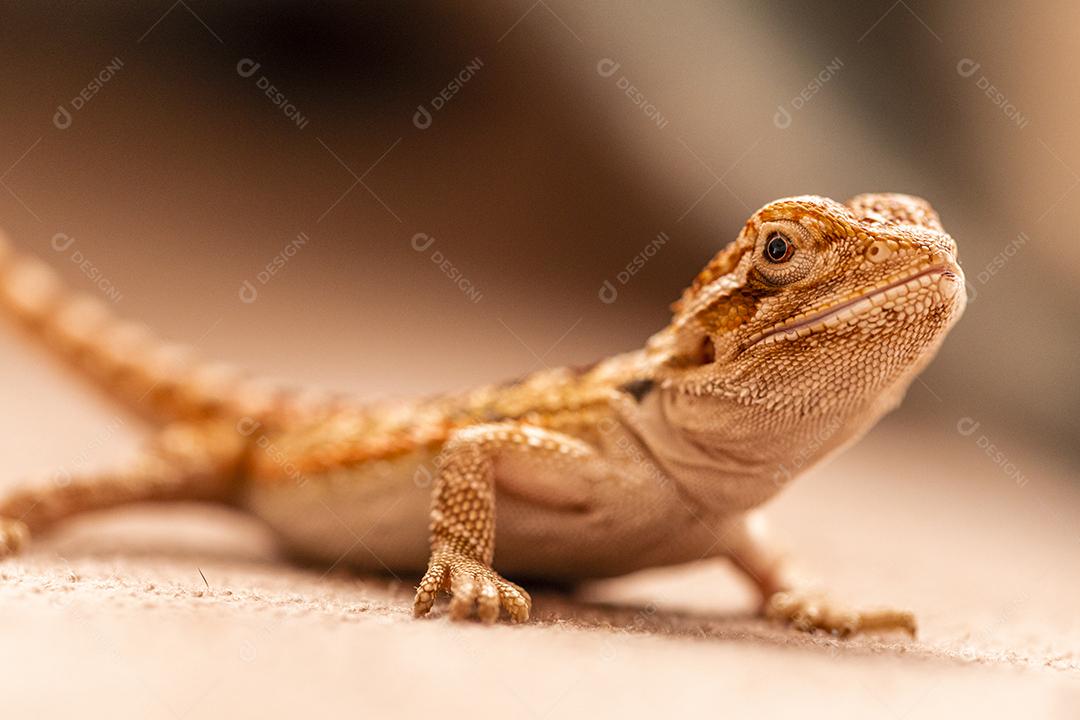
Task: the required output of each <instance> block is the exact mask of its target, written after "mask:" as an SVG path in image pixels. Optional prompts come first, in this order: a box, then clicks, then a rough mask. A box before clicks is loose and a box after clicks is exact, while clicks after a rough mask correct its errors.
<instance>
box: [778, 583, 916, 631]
mask: <svg viewBox="0 0 1080 720" xmlns="http://www.w3.org/2000/svg"><path fill="white" fill-rule="evenodd" d="M765 616H766V617H768V618H769V619H770V620H779V621H781V622H786V623H788V624H790V625H791V626H792V627H794V628H796V629H798V630H802V631H803V632H813V631H814V630H824V631H826V632H830V633H833V634H835V635H840V636H847V635H853V634H855V633H859V632H868V631H870V632H873V631H879V632H889V631H893V630H903V631H904V632H906V633H907V634H908V635H910V636H911V637H915V632H916V624H915V616H914V615H912V614H911V613H910V612H907V611H904V610H888V609H881V610H867V611H859V610H852V609H851V608H846V607H843V606H840V605H836V604H835V603H834V602H832V601H831V600H829V599H828V598H827V597H826V596H824V595H821V594H817V593H808V592H799V591H785V592H778V593H774V594H773V595H772V596H770V597H769V599H768V601H767V602H766V603H765Z"/></svg>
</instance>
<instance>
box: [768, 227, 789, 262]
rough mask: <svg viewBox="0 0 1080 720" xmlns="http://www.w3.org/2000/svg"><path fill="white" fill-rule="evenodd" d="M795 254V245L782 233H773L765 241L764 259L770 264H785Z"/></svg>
mask: <svg viewBox="0 0 1080 720" xmlns="http://www.w3.org/2000/svg"><path fill="white" fill-rule="evenodd" d="M794 254H795V244H794V243H793V242H791V241H790V240H788V239H787V238H786V237H785V236H784V234H783V233H779V232H774V233H772V234H771V235H769V237H768V238H766V239H765V259H766V260H768V261H769V262H771V263H782V262H787V261H788V260H790V259H791V256H792V255H794Z"/></svg>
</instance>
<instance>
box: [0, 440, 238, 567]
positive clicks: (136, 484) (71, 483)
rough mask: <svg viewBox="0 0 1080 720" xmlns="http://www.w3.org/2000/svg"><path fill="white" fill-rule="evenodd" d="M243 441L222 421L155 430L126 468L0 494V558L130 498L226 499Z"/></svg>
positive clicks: (234, 479) (231, 489)
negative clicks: (72, 521) (67, 522)
mask: <svg viewBox="0 0 1080 720" xmlns="http://www.w3.org/2000/svg"><path fill="white" fill-rule="evenodd" d="M244 451H245V441H244V438H243V437H242V436H241V435H240V434H239V433H238V432H237V431H236V430H235V428H233V427H232V425H231V424H228V423H225V422H223V421H210V422H202V423H177V424H173V425H168V426H166V427H165V428H164V429H162V430H161V431H160V432H159V433H158V434H157V435H156V436H155V437H154V438H153V439H152V440H151V441H150V442H149V443H148V444H147V446H146V447H145V448H144V450H143V451H142V452H141V453H140V454H139V456H138V457H137V458H136V459H135V460H134V461H133V462H132V463H131V465H129V466H128V467H125V468H122V469H119V470H116V471H112V472H102V473H91V474H85V475H77V476H73V477H70V478H69V477H63V478H54V479H53V480H52V481H50V482H44V483H34V484H31V485H28V486H26V487H23V488H21V489H17V490H14V491H12V492H10V493H8V494H6V495H3V496H0V557H2V556H4V555H7V554H11V553H13V552H16V551H18V550H19V549H20V548H22V547H23V546H25V545H26V543H27V541H28V540H29V538H30V535H31V534H35V535H36V534H38V533H41V532H46V531H48V530H50V529H52V528H53V527H55V526H56V525H57V524H58V523H60V522H62V521H63V520H65V519H68V518H71V517H74V516H76V515H82V514H84V513H87V512H91V511H94V510H104V509H108V508H113V507H117V506H120V505H125V504H129V503H136V502H146V501H169V500H205V501H219V502H227V501H229V500H230V499H231V497H232V495H233V494H234V492H235V490H236V488H237V485H238V476H239V469H240V463H241V460H242V458H243V457H244Z"/></svg>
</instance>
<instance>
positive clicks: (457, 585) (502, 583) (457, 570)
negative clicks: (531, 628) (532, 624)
mask: <svg viewBox="0 0 1080 720" xmlns="http://www.w3.org/2000/svg"><path fill="white" fill-rule="evenodd" d="M440 590H446V591H448V592H449V593H450V617H451V618H453V619H454V620H465V619H467V618H469V617H471V616H472V615H473V614H474V613H475V614H476V617H478V618H479V619H480V620H481V621H482V622H485V623H493V622H495V621H496V620H498V618H499V611H500V610H506V612H507V614H508V615H510V619H511V620H513V621H514V622H525V621H526V620H528V619H529V610H530V608H531V607H532V599H531V598H530V597H529V593H527V592H525V590H523V589H522V588H521V587H519V586H518V585H515V584H514V583H512V582H510V581H509V580H505V579H504V578H503V577H502V576H501V575H499V574H498V573H497V572H495V571H494V570H493V569H491V568H490V567H488V566H487V565H484V564H483V563H481V562H478V561H476V560H473V559H472V558H469V557H465V556H464V555H460V554H457V553H445V552H438V553H435V554H434V555H432V558H431V563H430V564H429V565H428V570H427V572H426V573H425V574H424V577H423V579H421V580H420V585H419V586H418V587H417V588H416V598H415V600H414V601H413V614H414V615H415V616H416V617H421V616H422V615H426V614H427V613H428V611H429V610H430V609H431V606H432V605H434V603H435V596H436V594H437V593H438V592H439V591H440Z"/></svg>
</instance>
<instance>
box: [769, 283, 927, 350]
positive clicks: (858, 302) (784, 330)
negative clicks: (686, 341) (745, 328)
mask: <svg viewBox="0 0 1080 720" xmlns="http://www.w3.org/2000/svg"><path fill="white" fill-rule="evenodd" d="M948 272H949V270H948V268H946V267H944V266H942V265H932V266H930V267H928V268H924V269H923V270H920V271H919V272H917V273H915V274H914V275H910V276H908V277H905V278H901V279H899V280H896V281H894V282H891V283H888V284H887V285H882V286H881V287H878V288H874V289H873V290H871V291H870V292H867V293H865V294H863V295H859V296H857V297H853V298H850V299H848V300H843V301H841V302H838V303H836V304H834V305H830V306H829V307H826V308H823V309H821V310H819V311H818V312H816V313H813V314H812V315H809V316H807V317H805V318H802V319H801V320H798V321H797V322H790V321H789V322H788V323H786V324H782V325H778V326H776V327H773V328H770V329H769V330H766V331H765V332H762V333H755V335H754V336H752V337H751V338H750V345H751V346H753V345H758V344H760V343H763V342H766V341H769V342H776V341H779V340H781V339H782V338H784V337H788V335H789V334H790V333H796V334H797V335H796V336H802V337H805V336H806V335H810V334H812V333H813V332H816V330H817V329H825V328H817V327H816V326H819V325H822V324H823V323H825V322H827V321H828V320H830V319H832V318H841V316H842V315H843V314H844V313H845V312H846V311H850V313H849V314H847V316H846V317H842V318H841V320H840V322H845V321H847V320H850V319H852V318H854V317H857V316H859V315H862V314H863V313H865V312H868V311H870V310H872V309H873V308H875V307H878V306H879V305H882V304H884V303H875V302H874V299H876V298H879V297H882V296H884V295H885V293H887V292H889V291H890V290H894V289H896V288H899V287H904V286H907V285H908V284H909V283H912V282H915V283H919V284H918V285H916V287H915V288H910V289H912V290H914V289H917V288H918V287H921V286H922V285H921V283H920V280H921V279H922V278H924V277H927V278H930V283H931V284H932V283H933V282H935V281H937V280H939V279H940V278H941V276H943V275H945V274H947V273H948ZM901 297H902V296H901ZM799 330H805V333H803V334H801V335H799V334H798V331H799ZM770 338H771V340H770Z"/></svg>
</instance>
